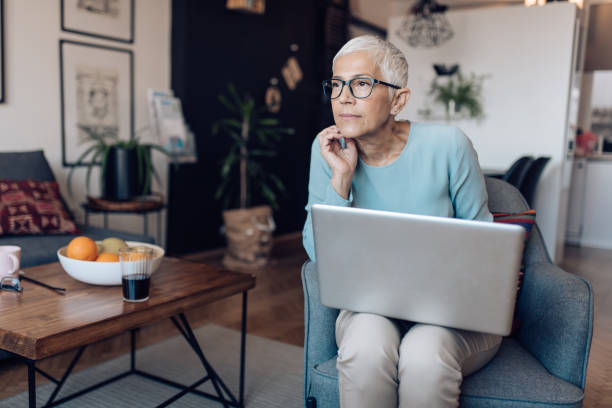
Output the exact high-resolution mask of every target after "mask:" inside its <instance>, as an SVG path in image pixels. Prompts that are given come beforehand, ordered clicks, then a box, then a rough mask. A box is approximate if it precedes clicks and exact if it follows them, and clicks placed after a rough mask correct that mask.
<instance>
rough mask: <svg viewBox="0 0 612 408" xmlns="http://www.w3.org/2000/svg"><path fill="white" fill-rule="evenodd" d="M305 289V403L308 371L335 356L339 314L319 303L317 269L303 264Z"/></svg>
mask: <svg viewBox="0 0 612 408" xmlns="http://www.w3.org/2000/svg"><path fill="white" fill-rule="evenodd" d="M302 285H303V289H304V326H305V335H304V399H306V398H307V397H308V389H309V388H310V370H311V369H312V367H313V366H314V365H315V364H319V363H322V362H325V361H327V360H329V359H331V358H333V357H334V356H335V355H336V354H337V353H338V348H337V346H336V318H337V317H338V310H337V309H331V308H329V307H326V306H323V305H322V304H321V303H320V301H319V275H318V272H317V265H316V264H315V263H314V262H312V261H306V262H305V263H304V265H303V266H302Z"/></svg>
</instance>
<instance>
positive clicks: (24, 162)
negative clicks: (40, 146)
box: [0, 150, 55, 181]
mask: <svg viewBox="0 0 612 408" xmlns="http://www.w3.org/2000/svg"><path fill="white" fill-rule="evenodd" d="M0 179H10V180H40V181H55V176H53V172H52V171H51V167H49V163H48V162H47V159H46V158H45V154H44V153H43V151H42V150H34V151H30V152H0Z"/></svg>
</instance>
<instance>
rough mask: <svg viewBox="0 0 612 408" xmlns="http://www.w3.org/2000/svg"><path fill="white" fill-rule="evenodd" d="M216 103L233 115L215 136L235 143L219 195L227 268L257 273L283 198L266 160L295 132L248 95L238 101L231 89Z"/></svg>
mask: <svg viewBox="0 0 612 408" xmlns="http://www.w3.org/2000/svg"><path fill="white" fill-rule="evenodd" d="M218 99H219V102H220V103H221V104H222V105H223V106H224V107H225V108H226V109H227V110H228V113H230V114H231V116H230V117H226V118H221V119H218V120H217V121H215V122H214V123H213V126H212V134H213V135H218V134H222V135H224V136H226V137H228V138H229V139H230V141H231V142H230V146H229V150H228V152H227V155H226V156H225V157H224V159H223V163H222V166H221V183H220V184H219V188H218V189H217V192H216V194H215V198H216V199H217V200H221V202H222V207H223V209H224V211H223V222H224V230H225V234H226V238H227V251H226V254H225V257H224V258H223V263H224V264H225V265H226V266H228V267H259V266H262V265H265V264H266V263H267V261H268V256H269V254H270V249H271V248H272V232H273V231H274V229H275V224H274V220H273V218H272V209H278V195H279V194H284V193H285V187H284V185H283V183H282V181H281V180H280V178H279V177H278V176H276V175H275V174H272V173H271V172H270V171H268V170H267V169H266V160H269V159H270V158H272V157H274V156H275V155H276V152H275V151H274V147H275V145H276V144H277V143H278V142H279V141H280V139H281V138H282V136H283V135H287V134H293V133H294V130H293V129H292V128H283V127H280V126H279V121H278V119H276V118H273V117H270V116H267V115H266V112H267V109H266V107H265V106H261V107H260V106H257V104H256V103H255V99H253V97H251V96H250V95H245V96H240V95H239V94H238V91H237V90H236V87H235V86H234V85H233V84H228V86H227V92H226V93H225V94H221V95H219V97H218ZM263 203H265V205H257V206H253V205H254V204H263Z"/></svg>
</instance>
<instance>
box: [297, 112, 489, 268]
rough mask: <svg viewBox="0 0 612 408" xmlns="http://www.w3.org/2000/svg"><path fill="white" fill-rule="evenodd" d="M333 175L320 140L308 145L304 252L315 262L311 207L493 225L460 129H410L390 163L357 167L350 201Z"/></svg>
mask: <svg viewBox="0 0 612 408" xmlns="http://www.w3.org/2000/svg"><path fill="white" fill-rule="evenodd" d="M331 176H332V171H331V168H330V167H329V165H328V164H327V162H325V159H323V156H321V148H320V146H319V142H318V140H317V139H316V138H315V140H314V142H313V143H312V153H311V158H310V180H309V183H308V204H307V205H306V212H307V217H306V222H305V224H304V230H303V233H302V240H303V243H304V248H305V249H306V252H307V253H308V256H309V257H310V259H312V260H313V261H315V260H316V259H315V250H314V241H313V238H312V219H311V213H310V207H311V206H312V205H313V204H317V203H320V204H329V205H338V206H353V207H359V208H369V209H373V210H384V211H395V212H403V213H411V214H423V215H433V216H439V217H455V218H463V219H469V220H481V221H492V220H493V216H492V215H491V213H490V212H489V208H488V206H487V191H486V187H485V181H484V177H483V175H482V172H481V170H480V165H479V164H478V157H477V155H476V152H475V151H474V148H473V146H472V143H471V142H470V140H469V139H468V138H467V136H466V135H465V134H464V133H463V132H462V131H461V130H459V129H458V128H456V127H454V126H447V125H436V124H426V123H414V122H413V123H412V125H411V126H410V134H409V136H408V141H407V143H406V146H405V147H404V150H403V151H402V153H401V154H400V156H399V157H398V158H397V160H395V161H394V162H393V163H391V164H389V165H387V166H381V167H373V166H368V165H367V164H365V163H364V162H363V161H361V159H359V161H358V163H357V167H356V168H355V173H354V176H353V183H352V186H351V191H350V194H349V198H348V200H345V199H344V198H342V197H341V196H340V195H338V193H336V190H334V188H333V187H332V186H331V184H330V179H331Z"/></svg>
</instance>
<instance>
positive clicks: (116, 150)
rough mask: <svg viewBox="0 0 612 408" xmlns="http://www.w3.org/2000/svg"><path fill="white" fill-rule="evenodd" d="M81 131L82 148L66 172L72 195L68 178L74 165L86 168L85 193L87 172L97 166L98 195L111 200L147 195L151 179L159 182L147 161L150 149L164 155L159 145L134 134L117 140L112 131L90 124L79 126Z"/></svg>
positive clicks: (88, 177)
mask: <svg viewBox="0 0 612 408" xmlns="http://www.w3.org/2000/svg"><path fill="white" fill-rule="evenodd" d="M79 128H80V129H81V130H82V131H83V134H84V140H83V141H84V143H85V144H86V145H87V147H86V149H85V151H84V152H83V153H82V154H81V156H79V158H78V159H77V161H76V165H75V166H74V167H71V168H70V171H69V173H68V180H67V183H68V192H69V193H70V194H72V187H71V180H72V175H73V174H74V170H75V169H76V168H77V167H78V166H85V167H87V174H86V177H85V184H86V189H87V192H88V193H89V186H90V179H91V172H92V170H93V168H94V167H96V166H100V186H101V191H102V197H103V198H105V199H109V200H114V201H122V200H129V199H132V198H134V197H137V196H141V195H146V194H149V192H150V190H151V181H152V178H153V177H155V179H156V180H157V181H158V182H159V176H158V175H157V173H156V172H155V168H154V167H153V162H152V160H151V150H157V151H159V152H161V153H163V154H165V155H167V154H168V153H167V152H166V150H164V149H163V148H162V147H160V146H158V145H156V144H152V143H142V142H140V141H139V139H138V137H134V138H132V139H130V140H120V139H119V136H118V135H117V132H116V131H113V130H108V128H103V127H101V128H97V127H94V126H79Z"/></svg>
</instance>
